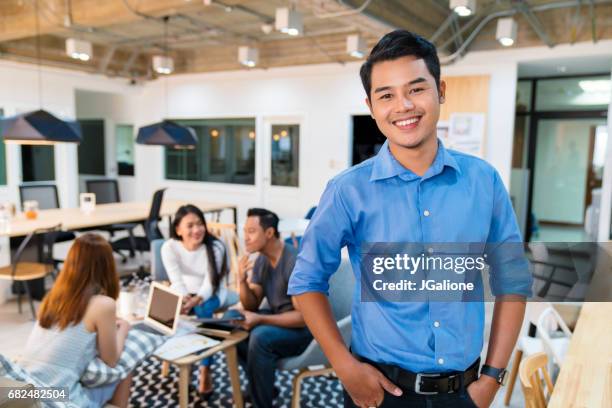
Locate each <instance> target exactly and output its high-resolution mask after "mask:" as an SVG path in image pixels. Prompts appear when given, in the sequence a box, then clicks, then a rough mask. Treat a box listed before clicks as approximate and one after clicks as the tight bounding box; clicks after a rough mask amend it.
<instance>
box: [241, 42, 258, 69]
mask: <svg viewBox="0 0 612 408" xmlns="http://www.w3.org/2000/svg"><path fill="white" fill-rule="evenodd" d="M238 62H240V63H241V64H242V65H244V66H247V67H249V68H253V67H254V66H255V65H257V62H259V51H258V50H257V48H253V47H248V46H246V45H244V46H241V47H238Z"/></svg>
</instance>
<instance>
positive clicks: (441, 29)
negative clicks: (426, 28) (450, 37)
mask: <svg viewBox="0 0 612 408" xmlns="http://www.w3.org/2000/svg"><path fill="white" fill-rule="evenodd" d="M454 14H455V12H454V11H451V13H450V14H449V15H448V17H446V19H445V20H444V22H443V23H442V25H441V26H440V27H439V28H438V29H437V30H436V32H435V33H433V35H432V36H431V37H430V38H429V41H430V42H431V43H435V42H436V41H437V40H438V37H440V36H441V35H442V34H444V32H445V31H446V29H447V28H448V27H449V26H450V25H451V24H452V23H453V21H454V20H455V16H454Z"/></svg>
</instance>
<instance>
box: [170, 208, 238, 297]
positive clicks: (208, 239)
mask: <svg viewBox="0 0 612 408" xmlns="http://www.w3.org/2000/svg"><path fill="white" fill-rule="evenodd" d="M187 214H193V215H195V216H196V217H198V218H199V219H200V221H201V222H202V224H203V225H204V231H205V234H204V240H203V241H202V244H204V246H205V247H206V254H207V255H208V270H209V271H210V283H211V284H212V287H213V293H217V290H218V289H219V285H221V280H223V278H224V277H225V276H226V275H227V262H226V259H225V251H224V252H223V253H222V254H221V256H222V257H223V259H222V260H221V270H217V262H216V259H215V251H214V245H215V242H217V241H218V242H219V244H221V245H223V242H222V241H221V240H219V239H217V238H216V237H215V236H214V235H212V234H211V233H210V232H208V227H207V226H206V218H204V214H203V213H202V211H201V210H200V209H199V208H198V207H196V206H195V205H191V204H187V205H183V206H181V207H180V208H179V209H178V210H177V211H176V214H174V220H173V221H172V230H171V231H170V236H171V237H172V238H174V239H176V240H179V241H182V240H183V239H182V237H180V236H179V235H177V233H176V228H177V227H178V226H179V224H180V223H181V220H182V219H183V217H185V216H186V215H187Z"/></svg>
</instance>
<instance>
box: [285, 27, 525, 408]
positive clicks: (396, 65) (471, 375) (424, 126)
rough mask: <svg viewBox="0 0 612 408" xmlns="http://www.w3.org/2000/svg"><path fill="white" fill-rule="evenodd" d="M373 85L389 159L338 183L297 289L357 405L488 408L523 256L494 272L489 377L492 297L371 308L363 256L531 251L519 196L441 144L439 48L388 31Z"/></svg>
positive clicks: (323, 204) (368, 83) (507, 342)
mask: <svg viewBox="0 0 612 408" xmlns="http://www.w3.org/2000/svg"><path fill="white" fill-rule="evenodd" d="M361 79H362V82H363V85H364V88H365V91H366V94H367V98H366V103H367V105H368V107H369V108H370V112H371V114H372V117H373V118H374V119H375V120H376V123H377V125H378V127H379V129H380V130H381V132H382V133H383V134H384V135H385V136H386V138H387V141H386V142H385V144H384V145H383V146H382V148H381V149H380V152H379V153H378V155H377V156H375V157H373V158H371V159H369V160H367V161H365V162H363V163H361V164H359V165H357V166H354V167H352V168H350V169H348V170H346V171H344V172H343V173H341V174H340V175H338V176H336V177H335V178H334V179H332V180H331V181H330V182H329V184H328V185H327V188H326V189H325V192H324V193H323V196H322V197H321V200H320V202H319V206H318V208H317V211H316V212H315V215H314V217H313V219H312V221H311V223H310V225H309V227H308V229H307V231H306V233H305V235H304V238H303V241H302V249H301V251H300V253H299V255H298V260H297V263H296V266H295V268H294V271H293V274H292V276H291V279H290V282H289V294H290V295H292V296H295V299H296V300H297V304H298V306H299V309H300V310H301V312H302V314H303V317H304V320H305V321H306V323H307V325H308V327H309V328H310V330H311V332H312V334H313V335H314V336H315V338H316V339H317V341H318V342H319V344H320V345H321V347H322V349H323V351H324V352H325V354H326V356H327V358H328V359H329V361H330V363H331V364H332V366H333V368H334V369H335V371H336V374H337V375H338V377H339V379H340V381H341V382H342V384H343V386H344V388H345V406H346V407H354V406H358V407H374V406H377V407H380V406H383V407H406V406H411V407H412V406H423V407H425V406H427V407H432V406H440V407H447V406H452V407H455V406H459V407H460V406H465V407H473V406H478V407H480V408H483V407H488V406H489V405H490V404H491V402H492V401H493V398H494V396H495V394H496V392H497V390H498V388H499V386H500V383H502V382H503V378H504V376H505V367H506V364H507V362H508V360H509V358H510V354H511V352H512V349H513V348H514V345H515V342H516V339H517V337H518V334H519V331H520V328H521V324H522V320H523V315H524V311H525V298H526V297H527V296H529V295H530V288H531V276H530V274H529V272H528V268H527V263H526V260H525V259H524V256H523V253H522V251H521V252H520V255H516V254H515V255H514V256H513V257H509V256H506V257H505V259H504V256H503V255H502V256H501V257H500V259H502V260H503V262H502V263H500V264H499V265H496V268H494V269H492V272H491V276H490V286H491V289H492V292H493V294H494V295H495V296H496V302H495V309H494V314H493V322H492V327H491V335H490V340H489V347H488V353H487V358H486V362H485V365H484V366H483V369H482V370H481V371H480V374H483V375H480V376H479V370H478V369H479V357H480V353H481V350H482V346H483V330H484V304H483V302H482V301H478V302H433V301H421V302H403V303H402V302H368V301H364V300H363V299H361V298H360V293H363V292H361V285H362V284H363V282H364V281H363V280H362V279H360V278H361V276H362V274H364V273H366V272H365V271H362V270H361V264H360V263H361V255H362V254H361V251H362V244H364V243H372V242H389V243H496V244H507V243H517V244H518V245H520V242H521V236H520V233H519V231H518V228H517V224H516V220H515V216H514V213H513V210H512V206H511V203H510V200H509V197H508V194H507V192H506V190H505V188H504V186H503V184H502V181H501V179H500V177H499V175H498V174H497V172H496V171H495V169H493V167H492V166H490V165H489V164H487V163H486V162H484V161H483V160H480V159H478V158H476V157H472V156H469V155H466V154H461V153H458V152H455V151H450V150H447V149H445V148H444V146H443V145H442V143H441V142H439V141H438V139H437V137H436V124H437V122H438V118H439V115H440V104H442V103H444V95H445V83H444V81H441V80H440V65H439V60H438V57H437V54H436V50H435V47H434V46H433V45H432V44H431V43H429V42H428V41H427V40H425V39H423V38H422V37H420V36H418V35H416V34H413V33H410V32H408V31H404V30H397V31H394V32H391V33H389V34H387V35H385V36H384V37H383V38H382V39H381V40H380V41H379V43H378V44H377V45H376V46H375V47H374V48H373V50H372V52H371V54H370V56H369V57H368V59H367V61H366V62H365V63H364V64H363V66H362V68H361ZM344 246H346V247H347V248H348V252H349V256H350V260H351V264H352V267H353V271H354V273H355V275H356V278H357V279H356V287H355V293H354V297H353V307H352V324H353V334H352V340H351V351H349V350H348V349H347V347H346V346H345V345H344V343H343V341H342V338H341V336H340V333H339V332H338V329H337V326H336V323H335V321H334V319H333V316H332V313H331V309H330V305H329V302H328V300H327V297H326V294H327V291H328V288H329V285H328V280H329V278H330V276H331V275H332V274H333V273H334V272H335V271H336V269H337V267H338V265H339V263H340V258H341V255H340V251H341V248H342V247H344ZM428 249H429V248H428ZM429 252H431V250H430V251H429ZM506 266H508V267H506ZM427 374H434V375H433V376H432V375H427Z"/></svg>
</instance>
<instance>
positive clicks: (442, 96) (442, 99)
mask: <svg viewBox="0 0 612 408" xmlns="http://www.w3.org/2000/svg"><path fill="white" fill-rule="evenodd" d="M438 93H439V95H440V97H439V100H440V103H441V104H442V103H444V102H445V101H446V82H444V80H441V81H440V91H439V92H438Z"/></svg>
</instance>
